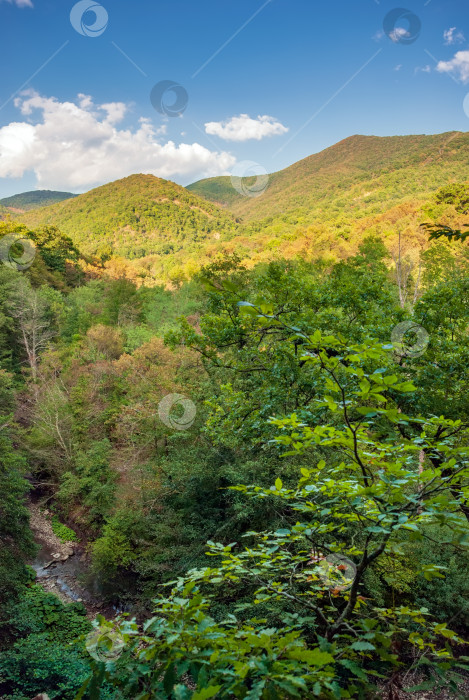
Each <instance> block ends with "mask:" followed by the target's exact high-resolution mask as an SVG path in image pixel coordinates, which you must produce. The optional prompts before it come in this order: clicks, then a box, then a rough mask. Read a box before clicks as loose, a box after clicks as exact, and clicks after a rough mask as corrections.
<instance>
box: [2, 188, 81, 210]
mask: <svg viewBox="0 0 469 700" xmlns="http://www.w3.org/2000/svg"><path fill="white" fill-rule="evenodd" d="M76 196H77V195H76V194H72V193H71V192H55V191H54V190H33V191H32V192H21V194H14V195H12V196H11V197H4V198H3V199H0V205H1V206H4V207H7V208H9V209H11V210H13V211H15V210H16V211H22V212H24V211H29V210H30V209H37V208H39V207H47V206H49V205H50V204H55V203H56V202H62V201H63V200H64V199H71V198H72V197H76Z"/></svg>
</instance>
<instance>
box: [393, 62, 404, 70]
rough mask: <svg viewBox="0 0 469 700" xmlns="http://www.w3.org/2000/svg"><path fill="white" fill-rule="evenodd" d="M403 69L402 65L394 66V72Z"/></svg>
mask: <svg viewBox="0 0 469 700" xmlns="http://www.w3.org/2000/svg"><path fill="white" fill-rule="evenodd" d="M401 68H402V63H399V64H398V65H397V66H394V70H401Z"/></svg>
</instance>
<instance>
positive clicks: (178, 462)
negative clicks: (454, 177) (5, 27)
mask: <svg viewBox="0 0 469 700" xmlns="http://www.w3.org/2000/svg"><path fill="white" fill-rule="evenodd" d="M445 136H446V140H445V143H447V142H448V140H449V136H448V135H445ZM464 136H465V138H466V140H467V135H464ZM407 138H412V137H407ZM421 138H426V137H418V138H416V144H417V145H416V153H415V158H414V156H412V157H411V158H410V160H411V161H412V162H413V160H415V163H416V164H415V167H416V168H417V167H420V166H419V162H420V161H419V157H420V154H421V151H420V150H419V149H420V147H421V141H419V139H421ZM428 138H429V137H428ZM434 138H436V137H434ZM458 138H462V136H461V135H459V136H458V135H453V139H452V148H455V149H456V148H457V144H455V142H457V141H458ZM396 143H397V142H396ZM407 144H408V142H407ZM349 145H350V144H349ZM401 145H402V144H400V143H397V146H398V147H399V148H397V150H398V151H399V153H401V151H400V150H399V149H400V148H401ZM406 147H407V146H406ZM440 156H441V157H442V158H443V159H444V154H443V155H442V152H441V151H440ZM460 161H461V162H462V159H460V158H459V156H456V157H454V158H453V160H448V162H446V164H445V166H444V167H445V168H446V169H447V171H448V172H449V170H451V169H452V170H453V171H457V172H458V173H459V171H460V170H461V168H462V165H461V162H460ZM292 167H294V166H292ZM302 167H304V166H302ZM328 167H329V166H328ZM331 167H332V166H331ZM412 167H413V166H412ZM441 167H443V166H441ZM406 172H410V170H406ZM432 172H433V175H432V177H434V178H435V179H436V180H438V179H439V175H438V173H437V171H436V170H434V171H432ZM366 176H367V177H368V176H369V173H367V174H366ZM363 177H365V172H364V175H363ZM382 177H384V175H383V176H382ZM389 177H391V176H389ZM393 177H395V178H396V188H397V187H398V184H397V182H398V175H397V171H396V172H394V175H393ZM409 177H410V176H409ZM155 180H156V178H153V177H151V176H133V177H132V178H129V179H128V180H127V182H125V181H121V183H123V184H119V185H117V186H116V185H115V183H112V184H111V185H107V186H105V188H100V189H101V190H103V189H104V190H105V192H104V194H103V195H102V196H101V193H100V192H99V190H94V191H92V192H91V193H88V194H87V195H81V196H80V197H77V198H74V199H71V200H69V201H66V202H62V203H59V204H55V205H53V207H51V208H50V207H47V208H45V209H40V210H35V211H33V212H31V213H30V214H28V217H29V218H28V224H27V225H26V224H25V223H23V222H22V221H18V220H17V219H16V218H8V217H6V218H5V220H4V221H3V222H0V259H1V261H2V263H3V264H1V265H0V395H1V402H0V405H1V408H0V481H1V491H2V498H1V505H0V513H1V518H0V542H1V548H0V697H2V698H3V699H4V700H29V699H32V698H34V697H35V695H37V694H39V693H47V695H48V697H49V698H50V699H51V700H52V699H54V698H57V699H64V700H73V698H75V697H76V698H77V700H79V698H90V699H91V700H92V699H94V698H104V699H108V698H109V699H125V698H131V699H139V700H144V699H146V698H173V699H174V700H189V699H191V700H203V699H207V698H227V699H228V698H246V699H247V700H255V699H265V700H267V699H269V700H270V699H272V700H273V699H279V700H283V699H286V698H313V697H317V698H331V699H335V698H373V697H382V698H389V699H390V700H395V699H396V698H399V697H400V694H399V693H400V691H401V690H402V689H403V688H405V689H406V690H407V691H408V692H412V693H415V697H417V698H420V697H424V696H423V695H419V693H420V691H425V690H426V689H433V690H434V691H435V692H436V691H437V690H438V689H445V692H450V693H451V694H450V695H445V696H444V697H458V693H459V696H460V697H467V694H468V690H467V689H468V687H469V686H468V678H469V655H468V654H467V629H468V625H469V595H468V594H469V581H468V578H467V570H468V567H469V550H468V545H469V525H468V523H469V422H468V415H469V375H468V372H467V366H468V364H469V342H468V341H469V336H468V334H469V248H468V245H467V230H466V229H467V214H468V213H469V189H468V186H467V183H466V182H464V181H463V180H462V179H461V180H460V182H459V184H457V183H456V184H455V183H453V184H451V185H445V186H443V187H439V188H435V187H433V191H431V190H432V186H431V185H432V182H430V180H428V182H427V181H425V182H424V179H423V176H422V189H421V190H420V192H421V199H419V198H418V197H417V198H415V199H414V201H413V203H412V204H405V203H402V202H399V203H398V205H397V207H398V209H395V208H394V205H395V202H394V200H393V196H391V197H390V198H388V200H387V205H386V207H385V206H384V204H383V206H382V209H383V210H384V209H386V211H385V212H384V213H379V211H380V206H381V205H379V198H378V200H376V203H375V204H373V205H372V204H370V203H368V204H367V206H366V207H365V206H364V205H363V208H362V210H361V213H360V214H357V213H355V214H352V212H349V214H350V219H347V215H346V214H343V215H341V217H342V218H341V219H340V221H339V220H337V223H336V226H335V228H334V229H333V230H332V233H331V231H329V234H328V235H329V238H327V237H326V232H327V230H328V226H329V223H327V222H328V221H329V218H328V217H329V214H328V215H327V216H325V217H324V221H323V222H320V224H318V226H320V228H321V232H322V233H321V232H319V233H318V231H317V230H316V229H314V231H313V230H312V229H310V230H309V232H308V233H307V235H308V237H309V238H310V245H311V246H314V245H317V247H316V249H315V251H314V254H313V253H311V254H307V252H305V249H304V247H303V242H304V241H303V238H302V237H303V235H304V231H303V232H298V231H297V233H296V234H295V233H292V232H293V231H294V227H293V228H289V226H288V225H286V228H285V231H286V233H287V234H288V236H290V238H289V241H290V244H291V248H289V249H288V251H287V250H286V249H282V247H281V246H280V247H277V250H276V253H275V255H273V256H272V257H271V259H269V258H268V257H266V258H265V259H258V260H256V258H255V256H254V258H252V259H251V258H250V257H249V255H248V253H247V247H243V246H237V245H234V246H229V245H227V246H224V245H221V244H220V247H219V249H218V253H217V254H215V249H214V250H213V251H211V252H210V255H207V256H206V257H203V256H202V259H199V258H200V250H201V249H200V248H199V247H198V246H199V245H201V241H202V243H203V242H204V241H206V240H209V239H212V241H211V242H210V245H214V243H213V234H214V233H218V232H219V231H220V232H221V234H222V238H221V243H223V240H224V241H225V242H228V243H229V242H230V241H231V242H232V241H236V240H238V242H239V240H241V238H242V239H243V240H251V239H250V235H251V233H252V230H254V229H252V230H251V229H250V228H249V227H250V226H253V227H255V226H257V224H256V223H252V221H251V222H249V216H247V217H246V218H245V219H241V218H238V216H241V215H240V214H239V212H236V211H235V209H233V212H234V213H232V212H230V211H229V210H226V209H220V208H219V207H218V206H216V205H215V204H213V203H210V202H208V201H205V200H202V199H201V198H200V197H198V196H196V195H195V194H193V193H190V192H187V191H185V190H184V189H183V188H179V187H178V186H177V185H174V184H173V183H166V181H158V182H157V184H156V186H155V182H154V181H155ZM388 184H389V183H388ZM357 187H358V184H357ZM399 187H401V188H402V182H401V184H400V185H399ZM106 188H107V189H106ZM325 188H327V187H326V185H325ZM352 189H353V188H352ZM404 189H405V188H404ZM427 189H428V191H427ZM181 191H182V193H181ZM126 192H127V199H126V197H125V193H126ZM157 192H158V196H159V197H160V199H159V200H155V196H156V193H157ZM407 194H408V195H409V196H410V195H411V194H412V192H407ZM337 196H339V195H337ZM347 196H349V198H350V194H348V195H347ZM334 198H335V199H334ZM261 199H262V198H261ZM137 200H138V202H139V205H138V206H139V212H143V213H142V214H139V215H138V216H137V215H135V210H134V214H132V212H131V209H132V207H134V205H135V202H136V201H137ZM103 201H106V202H107V205H106V206H107V209H106V210H105V211H104V214H103V211H102V210H101V209H98V208H96V204H97V203H99V204H100V205H101V204H102V202H103ZM253 201H257V200H253ZM285 201H286V200H285ZM201 203H202V204H201ZM264 205H265V203H264V204H263V205H262V207H263V206H264ZM249 206H253V204H252V202H250V203H249ZM327 206H330V207H332V208H333V207H335V206H341V205H340V202H339V200H338V199H337V198H336V195H335V194H334V195H333V194H331V198H330V201H329V204H327ZM327 206H326V202H324V210H326V209H327ZM360 206H361V205H360ZM93 207H95V208H94V209H93ZM262 207H261V209H262ZM285 208H286V204H285ZM331 211H332V209H331ZM344 211H346V210H344ZM60 212H62V214H61V213H60ZM67 212H69V213H70V212H71V213H72V214H73V216H72V217H70V218H68V219H67ZM272 212H273V210H272ZM273 213H274V212H273ZM102 214H103V216H102V218H100V217H101V215H102ZM59 215H60V216H62V215H63V217H64V218H63V222H62V220H61V221H60V222H58V221H57V220H56V216H59ZM131 215H132V216H135V221H134V224H133V226H134V228H133V229H132V231H130V230H127V236H126V235H125V225H126V223H127V221H128V218H126V217H130V216H131ZM259 216H263V213H262V211H261V213H260V215H259ZM282 216H283V214H279V218H278V219H277V220H276V222H275V226H276V227H279V229H280V228H281V227H282V225H283V223H284V220H283V219H282ZM330 216H331V217H332V213H331V214H330ZM373 216H375V217H377V218H375V219H374V221H375V223H374V224H370V217H373ZM43 217H47V219H45V220H44V219H43ZM285 217H287V214H285ZM379 217H382V218H381V226H382V227H381V228H380V227H379V226H378V224H377V223H376V222H377V221H378V219H379ZM114 219H115V221H114ZM156 219H157V220H158V226H159V227H161V231H163V232H164V236H154V237H152V236H148V235H146V234H147V233H148V231H149V226H150V223H151V221H155V220H156ZM259 220H260V219H259ZM85 221H86V222H88V223H87V225H88V226H89V227H90V228H89V230H88V229H85V228H83V222H85ZM100 222H101V223H100ZM168 222H169V223H168ZM287 223H288V222H287ZM57 224H59V225H60V227H59V228H57ZM115 224H118V226H119V227H121V228H119V231H120V233H119V234H117V233H116V230H117V229H116V228H115ZM297 224H298V222H296V224H295V226H296V225H297ZM421 224H426V225H424V226H422V225H421ZM100 225H102V227H103V233H102V235H100V233H99V230H98V228H99V226H100ZM269 225H274V224H273V223H272V222H271V224H269ZM168 226H169V228H168ZM304 226H306V227H308V226H312V224H310V222H309V221H305V223H304ZM75 227H76V228H75ZM97 227H98V228H97ZM347 228H350V231H351V233H350V236H351V237H352V243H353V245H352V244H351V245H350V247H349V248H348V249H347V250H346V249H345V248H344V249H341V250H340V251H339V249H338V248H337V247H335V248H334V251H335V254H331V247H330V246H328V245H326V243H325V241H326V240H327V241H334V242H335V241H336V240H337V236H338V235H339V233H340V232H341V231H342V233H341V234H340V235H341V236H342V238H344V235H343V233H344V231H345V230H346V229H347ZM384 228H385V229H386V233H385V234H384V233H383V231H384ZM257 230H258V232H259V235H260V238H259V241H261V240H262V236H267V237H271V236H270V229H269V228H268V227H267V228H265V227H264V224H262V226H261V225H260V224H259V225H258V229H257ZM250 231H251V233H250ZM236 235H239V236H240V238H239V239H236ZM271 239H272V238H271ZM272 240H275V237H274V239H272ZM298 241H300V243H298ZM142 242H145V245H147V246H149V248H148V249H145V250H143V249H142V250H140V247H141V246H142V245H143V243H142ZM259 245H261V244H259ZM334 245H335V243H334ZM161 246H172V247H173V248H172V252H173V253H178V256H179V257H178V258H177V259H178V260H182V259H184V255H186V254H187V263H188V264H187V266H186V267H185V268H184V269H183V270H182V271H181V269H180V268H179V267H177V268H175V269H170V268H167V269H166V273H167V274H166V281H165V280H164V279H163V278H164V277H165V275H164V274H162V275H161V279H158V278H156V279H155V278H154V277H153V276H152V273H151V270H150V268H148V267H147V270H146V275H145V274H137V273H136V268H135V267H133V266H132V262H133V259H134V258H140V257H144V256H145V255H146V254H147V253H148V252H150V251H151V252H152V253H155V255H156V256H159V258H158V260H159V259H160V258H161V257H164V256H165V252H164V251H162V248H161ZM205 250H206V249H205ZM139 251H140V252H139ZM286 252H288V255H286ZM116 253H117V254H118V256H121V257H117V256H116V255H115V254H116ZM191 256H194V259H193V260H192V258H191ZM129 258H130V261H129V260H128V259H129ZM189 263H191V264H189ZM158 264H159V263H158ZM175 264H176V263H175ZM177 264H178V265H179V263H177ZM158 269H159V270H160V271H161V270H163V269H164V267H163V266H160V267H159V268H158ZM32 513H34V514H35V516H34V517H36V515H37V513H39V514H40V517H41V518H42V519H44V520H45V521H47V522H48V523H50V527H51V530H52V531H53V532H54V533H55V535H56V536H57V537H58V538H59V539H60V540H62V541H63V542H65V543H67V546H71V549H70V552H71V554H70V555H67V556H71V559H73V558H75V559H77V558H78V554H77V552H80V557H81V561H82V563H83V566H82V569H81V573H80V581H79V584H80V586H81V587H82V589H83V590H87V589H88V590H92V591H93V594H94V596H95V597H97V598H99V600H100V601H101V603H102V608H101V609H100V610H98V609H97V608H95V607H93V606H92V605H87V601H86V600H83V599H80V600H76V599H73V598H70V599H69V600H67V598H66V596H62V597H57V595H55V593H54V591H51V590H48V589H47V587H45V586H44V581H43V580H42V579H41V578H40V577H39V576H37V575H36V574H37V567H35V568H33V567H32V566H31V564H33V563H34V562H35V561H36V559H35V558H36V557H37V553H38V544H37V537H36V536H35V532H34V531H33V530H32V529H31V524H30V518H31V517H32V515H31V514H32ZM35 540H36V541H35ZM73 547H76V548H77V549H76V550H74V549H73ZM74 552H75V553H74ZM49 565H50V562H49V563H48V566H49ZM97 612H99V614H98V615H97V616H96V613H97ZM435 697H437V696H435ZM441 697H443V696H441Z"/></svg>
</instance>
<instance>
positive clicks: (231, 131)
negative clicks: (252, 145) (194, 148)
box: [205, 114, 288, 141]
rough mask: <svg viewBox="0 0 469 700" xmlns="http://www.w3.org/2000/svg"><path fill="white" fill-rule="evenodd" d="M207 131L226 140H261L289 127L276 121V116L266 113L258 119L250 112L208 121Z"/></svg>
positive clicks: (284, 131)
mask: <svg viewBox="0 0 469 700" xmlns="http://www.w3.org/2000/svg"><path fill="white" fill-rule="evenodd" d="M205 131H206V133H207V134H212V135H214V136H219V137H220V138H221V139H225V141H248V140H249V139H256V140H257V141H260V140H261V139H263V138H266V137H267V136H278V135H279V134H286V133H287V131H288V128H287V127H286V126H283V124H281V123H280V122H279V121H276V119H275V117H269V116H267V115H266V114H265V115H264V116H258V117H257V119H252V118H251V117H250V116H249V115H248V114H240V115H239V117H231V119H228V120H227V121H224V122H207V123H206V124H205Z"/></svg>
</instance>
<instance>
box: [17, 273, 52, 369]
mask: <svg viewBox="0 0 469 700" xmlns="http://www.w3.org/2000/svg"><path fill="white" fill-rule="evenodd" d="M11 305H12V306H11V315H12V316H13V318H14V319H15V320H16V323H17V329H18V332H19V335H20V339H21V344H22V345H23V347H24V350H25V353H26V357H27V361H28V364H29V367H30V369H31V375H32V378H33V380H34V381H35V380H36V379H37V369H38V363H39V356H40V354H41V352H43V351H44V350H45V349H46V348H47V347H48V345H49V342H50V340H51V338H53V336H54V335H55V333H54V330H53V329H52V328H51V322H50V320H49V319H48V318H47V304H46V302H45V300H44V299H43V298H42V297H41V295H40V292H38V291H36V290H35V289H33V288H32V287H31V286H30V285H29V284H28V282H27V281H26V280H25V279H23V280H22V281H21V284H20V285H19V286H18V289H16V290H15V292H14V294H13V296H12V298H11Z"/></svg>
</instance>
